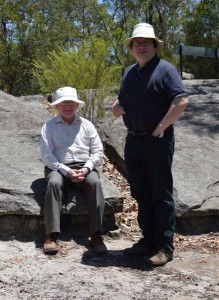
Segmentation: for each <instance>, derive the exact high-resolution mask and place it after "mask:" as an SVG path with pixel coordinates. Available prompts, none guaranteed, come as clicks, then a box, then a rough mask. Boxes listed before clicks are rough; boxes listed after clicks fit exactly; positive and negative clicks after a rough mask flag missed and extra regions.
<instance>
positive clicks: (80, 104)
mask: <svg viewBox="0 0 219 300" xmlns="http://www.w3.org/2000/svg"><path fill="white" fill-rule="evenodd" d="M63 101H74V102H77V103H78V104H79V105H78V108H82V107H84V105H85V103H84V101H81V100H79V99H76V98H73V97H61V98H59V99H58V100H56V101H54V102H52V103H50V106H52V107H54V106H56V105H57V104H59V103H61V102H63Z"/></svg>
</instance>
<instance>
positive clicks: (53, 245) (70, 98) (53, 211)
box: [40, 87, 107, 254]
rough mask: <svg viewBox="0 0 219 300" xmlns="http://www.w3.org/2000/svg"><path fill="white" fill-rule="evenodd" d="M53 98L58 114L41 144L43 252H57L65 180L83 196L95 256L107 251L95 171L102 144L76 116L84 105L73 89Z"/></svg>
mask: <svg viewBox="0 0 219 300" xmlns="http://www.w3.org/2000/svg"><path fill="white" fill-rule="evenodd" d="M52 98H53V102H52V103H51V106H52V107H54V108H56V109H57V110H58V115H57V116H55V117H53V118H52V119H51V120H49V121H47V122H46V123H45V124H44V126H43V127H42V131H41V142H40V149H41V157H42V161H43V163H44V164H45V177H46V180H47V182H48V185H47V189H46V195H45V204H44V221H45V227H46V235H47V236H46V240H45V243H44V246H43V250H44V252H45V253H48V252H53V253H54V252H57V251H58V245H57V237H58V235H59V234H60V208H61V203H62V198H63V186H64V184H65V181H66V180H68V182H70V183H71V184H72V185H74V187H75V188H76V189H78V190H80V191H82V192H84V193H85V195H86V198H87V202H88V208H89V213H90V234H91V246H92V247H93V250H94V252H95V253H96V254H105V253H107V248H106V246H105V244H104V242H103V239H102V216H103V211H104V197H103V192H102V188H101V184H100V179H99V175H98V171H97V170H96V168H97V167H98V166H100V164H101V160H102V156H103V145H102V143H101V140H100V137H99V135H98V133H97V131H96V129H95V127H94V125H93V124H92V123H91V122H90V121H88V120H86V119H84V118H82V117H80V116H79V115H78V114H77V110H78V109H79V108H81V107H83V106H84V102H83V101H81V100H79V99H78V97H77V91H76V89H75V88H72V87H63V88H59V89H58V90H57V91H56V92H55V93H54V94H53V97H52Z"/></svg>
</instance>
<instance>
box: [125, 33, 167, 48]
mask: <svg viewBox="0 0 219 300" xmlns="http://www.w3.org/2000/svg"><path fill="white" fill-rule="evenodd" d="M135 38H145V39H152V40H155V41H156V42H157V48H156V49H157V51H159V50H161V49H162V48H163V45H164V42H163V41H161V40H159V39H158V38H155V37H150V36H143V34H141V35H136V36H134V37H131V38H127V39H126V40H125V42H124V45H125V46H126V48H127V49H128V50H129V51H132V48H131V47H130V45H131V42H132V40H133V39H135Z"/></svg>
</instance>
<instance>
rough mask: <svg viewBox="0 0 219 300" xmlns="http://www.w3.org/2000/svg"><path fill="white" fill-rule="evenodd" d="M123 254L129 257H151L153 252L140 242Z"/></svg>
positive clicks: (125, 250)
mask: <svg viewBox="0 0 219 300" xmlns="http://www.w3.org/2000/svg"><path fill="white" fill-rule="evenodd" d="M123 253H124V254H125V255H129V256H144V255H151V254H152V250H151V249H148V248H147V247H146V246H144V245H143V244H142V243H139V242H138V243H136V244H134V245H133V246H132V247H130V248H126V249H124V250H123Z"/></svg>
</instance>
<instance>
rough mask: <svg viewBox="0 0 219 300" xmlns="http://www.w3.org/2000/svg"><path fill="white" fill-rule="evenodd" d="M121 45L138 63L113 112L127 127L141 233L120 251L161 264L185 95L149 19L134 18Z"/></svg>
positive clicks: (169, 252)
mask: <svg viewBox="0 0 219 300" xmlns="http://www.w3.org/2000/svg"><path fill="white" fill-rule="evenodd" d="M125 46H126V47H127V48H128V50H129V51H131V52H132V53H133V55H134V57H135V59H136V61H137V63H136V64H134V65H131V66H129V67H128V68H127V69H126V70H125V72H124V75H123V78H122V82H121V87H120V91H119V95H118V100H116V101H115V103H114V104H113V114H114V115H115V116H116V117H119V116H122V117H123V121H124V124H125V126H126V127H127V131H128V134H127V137H126V145H125V162H126V167H127V171H128V174H129V182H130V187H131V194H132V196H133V197H134V198H135V199H136V200H137V203H138V223H139V226H140V228H141V230H142V235H143V237H142V239H140V240H139V241H138V243H137V244H134V245H133V246H132V247H131V248H127V249H125V250H124V253H125V254H126V255H148V256H149V259H148V264H149V265H150V266H153V267H155V266H162V265H164V264H166V263H167V262H168V261H171V260H172V259H173V251H174V247H173V236H174V231H175V206H174V199H173V198H172V192H173V179H172V172H171V164H172V159H173V153H174V128H173V124H174V122H175V121H176V120H177V119H178V118H179V117H180V116H181V114H182V112H183V111H184V109H185V108H186V105H187V103H188V98H187V94H186V93H185V90H184V87H183V84H182V80H181V77H180V75H179V72H178V71H177V69H176V68H175V67H174V66H173V65H171V64H170V63H168V62H166V61H164V60H162V59H160V58H159V57H158V55H157V52H158V51H159V50H160V49H161V48H162V47H163V42H162V41H161V40H159V39H158V38H157V37H156V36H155V34H154V29H153V27H152V26H151V25H150V24H147V23H140V24H137V25H136V26H135V27H134V31H133V34H132V37H130V38H127V39H126V40H125Z"/></svg>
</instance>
